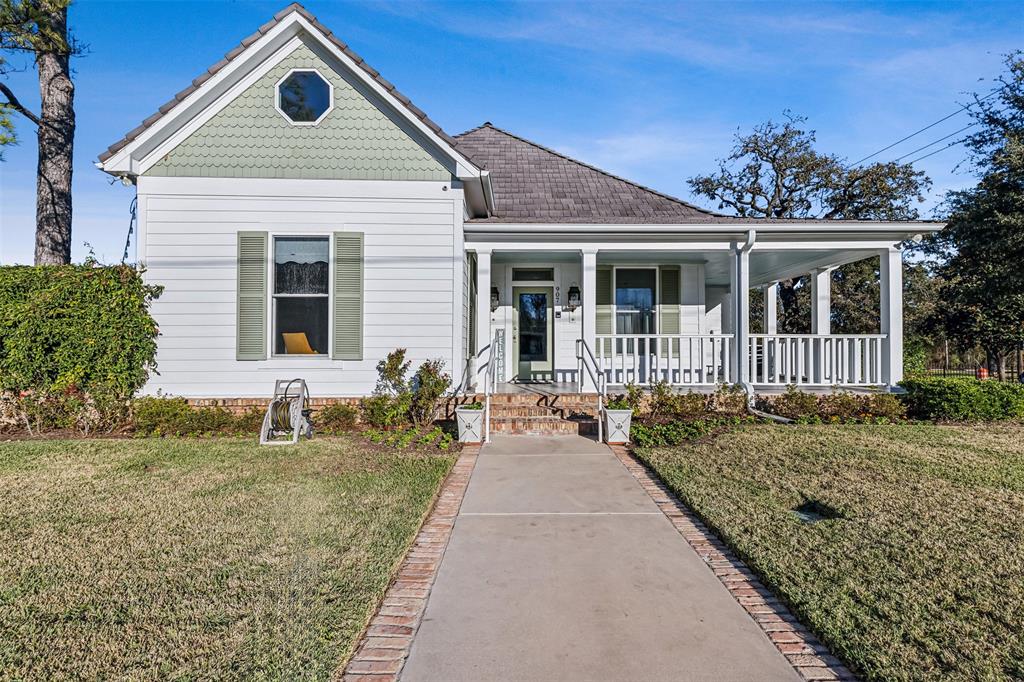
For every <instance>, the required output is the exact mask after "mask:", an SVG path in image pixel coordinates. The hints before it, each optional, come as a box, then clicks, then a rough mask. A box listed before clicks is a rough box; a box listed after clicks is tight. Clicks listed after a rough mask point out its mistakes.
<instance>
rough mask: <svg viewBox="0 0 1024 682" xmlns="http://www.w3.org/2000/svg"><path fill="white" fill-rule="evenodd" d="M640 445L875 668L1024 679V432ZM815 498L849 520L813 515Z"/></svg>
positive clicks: (870, 673) (883, 673) (915, 431)
mask: <svg viewBox="0 0 1024 682" xmlns="http://www.w3.org/2000/svg"><path fill="white" fill-rule="evenodd" d="M638 455H639V456H640V457H641V458H642V459H643V460H644V461H645V462H647V463H648V464H649V465H650V466H651V467H652V468H653V469H654V470H655V471H656V472H657V473H658V474H659V475H660V476H661V478H662V479H663V480H664V481H665V482H666V483H667V484H668V485H669V486H670V487H671V488H672V489H673V490H674V491H675V492H676V493H677V494H678V495H679V496H680V498H681V499H683V500H684V501H685V502H686V503H687V504H688V505H689V506H690V507H691V508H692V509H693V510H694V511H695V512H696V513H697V514H699V515H700V516H701V517H702V518H703V519H704V520H705V521H706V522H707V523H708V524H709V525H710V526H711V527H712V528H714V529H715V532H717V533H718V534H719V535H720V536H721V537H722V538H723V540H725V541H726V542H727V543H728V544H729V545H730V546H732V547H733V549H734V550H736V552H737V554H738V555H739V556H740V557H741V558H742V559H743V560H744V561H746V562H747V564H748V565H749V566H750V567H751V568H752V569H754V570H755V571H756V572H757V573H758V574H759V575H760V576H761V578H762V580H763V581H764V582H765V584H766V586H768V587H769V588H770V589H772V590H773V591H775V592H776V593H777V594H778V595H780V596H781V597H782V598H783V599H784V600H785V601H786V602H787V603H788V604H789V605H790V607H791V608H792V609H793V611H794V613H795V614H796V615H797V616H798V617H799V618H800V620H801V621H803V622H804V623H805V624H807V625H808V626H809V627H811V628H812V629H813V630H814V631H815V633H816V634H818V636H819V637H820V638H821V639H822V640H823V641H824V643H825V644H826V645H828V646H829V648H831V649H832V651H833V652H834V653H836V654H837V655H838V656H840V657H841V658H843V659H844V660H845V661H846V662H847V664H848V665H850V666H851V667H852V668H853V669H855V671H857V672H858V673H860V674H861V675H863V676H864V677H866V678H868V679H871V680H937V679H959V680H1006V679H1016V680H1020V679H1024V427H1021V426H1014V425H986V426H984V427H979V426H934V425H898V426H800V427H791V426H790V427H787V426H778V425H776V426H748V427H743V428H740V429H737V430H735V431H732V432H730V433H728V434H725V435H722V436H720V437H718V438H715V439H711V440H707V441H704V442H699V443H695V444H693V445H689V446H682V447H677V448H665V449H647V450H641V451H639V452H638ZM808 500H810V501H814V502H817V503H819V505H823V507H821V508H825V509H832V510H835V511H837V512H839V513H840V514H841V515H842V516H843V517H845V518H841V519H835V520H825V521H820V522H818V523H815V524H812V525H807V524H804V523H801V522H800V521H799V520H798V519H797V517H796V515H794V514H793V513H792V511H791V510H792V509H793V508H794V507H797V506H799V505H801V504H802V503H805V502H807V501H808Z"/></svg>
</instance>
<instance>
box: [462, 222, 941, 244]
mask: <svg viewBox="0 0 1024 682" xmlns="http://www.w3.org/2000/svg"><path fill="white" fill-rule="evenodd" d="M944 227H945V223H930V222H880V221H879V222H874V221H864V222H852V223H843V222H838V221H837V222H836V223H835V224H833V225H830V224H823V223H814V224H804V223H713V224H708V223H691V224H678V225H675V224H673V225H647V224H566V223H467V224H466V226H465V230H466V233H467V234H478V235H481V236H483V235H502V236H504V237H508V238H515V237H516V236H520V235H521V236H526V235H539V234H543V235H550V236H553V237H554V236H561V237H568V238H581V237H582V238H586V237H597V236H608V235H615V236H622V237H625V238H634V239H635V238H642V237H643V236H645V235H658V236H660V237H662V238H664V237H668V236H675V237H685V238H694V237H700V236H709V237H712V238H728V239H739V240H745V239H746V237H747V233H748V232H749V231H750V230H756V232H757V238H758V240H759V241H760V240H762V239H764V238H767V239H768V240H769V241H780V240H786V239H787V238H788V239H792V240H794V241H796V240H799V241H803V240H806V239H808V238H814V239H818V240H823V241H827V240H832V239H847V240H848V239H857V238H858V237H861V236H863V237H866V238H871V239H891V240H893V241H902V240H904V239H909V238H911V237H913V236H914V235H916V234H922V233H931V232H938V231H939V230H941V229H943V228H944Z"/></svg>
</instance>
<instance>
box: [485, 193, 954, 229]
mask: <svg viewBox="0 0 1024 682" xmlns="http://www.w3.org/2000/svg"><path fill="white" fill-rule="evenodd" d="M488 184H490V183H489V180H488ZM945 227H946V223H941V222H876V221H873V220H865V221H847V222H844V221H839V220H836V221H830V222H824V221H823V222H816V223H811V224H807V223H771V222H765V223H757V224H755V227H751V223H737V224H723V223H679V224H671V225H665V224H661V225H649V224H645V223H615V224H610V223H599V224H583V223H578V224H577V223H483V222H467V223H466V231H467V232H479V233H481V234H492V233H503V232H518V233H534V232H540V233H544V234H551V233H552V232H564V233H587V232H595V233H601V232H628V233H634V234H635V233H637V232H652V233H675V232H678V233H685V234H692V233H694V232H708V233H735V234H743V233H745V232H749V231H750V230H752V229H754V230H757V231H760V232H762V233H776V232H823V233H828V234H835V233H837V232H855V233H856V232H860V233H863V232H893V233H898V234H908V235H913V234H917V233H920V232H939V231H940V230H942V229H943V228H945Z"/></svg>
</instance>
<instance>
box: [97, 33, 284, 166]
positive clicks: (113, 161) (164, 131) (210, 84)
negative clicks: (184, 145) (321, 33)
mask: <svg viewBox="0 0 1024 682" xmlns="http://www.w3.org/2000/svg"><path fill="white" fill-rule="evenodd" d="M295 16H296V15H292V19H291V20H289V19H285V20H282V21H281V22H279V23H278V24H277V25H275V26H274V27H273V28H271V29H270V30H269V31H267V33H266V34H264V35H263V36H261V37H260V38H259V40H257V41H256V42H255V43H253V44H252V45H250V46H249V47H247V48H246V53H247V54H244V55H239V56H238V57H235V58H234V59H232V60H231V61H229V62H228V63H227V64H226V65H225V66H224V68H222V69H221V70H220V71H218V72H217V73H215V74H214V75H213V76H211V77H210V79H209V80H208V81H206V82H205V83H203V84H202V85H200V86H199V87H198V88H196V90H195V91H194V92H192V93H191V94H189V95H188V96H187V97H186V98H185V99H184V100H182V101H181V102H179V103H178V104H177V105H176V106H175V107H174V108H173V109H171V110H170V111H169V112H167V113H166V114H165V115H164V116H162V117H161V118H160V119H159V120H158V121H156V122H155V123H153V125H151V126H150V127H149V128H147V129H146V130H144V131H143V132H142V133H141V134H140V135H139V136H138V137H137V138H135V139H134V140H132V141H131V142H129V143H128V144H127V145H125V146H124V147H123V148H121V149H119V150H118V151H117V152H116V153H115V154H114V155H113V156H111V157H110V158H109V159H107V160H106V161H103V162H101V164H100V168H101V169H102V170H104V171H106V172H108V173H117V174H119V173H130V174H137V173H139V172H141V171H140V170H139V168H140V162H141V161H142V159H143V157H144V156H147V155H149V152H151V151H152V149H153V148H154V147H155V146H156V145H158V144H159V142H160V140H162V139H164V138H165V137H166V136H167V135H168V131H174V130H177V129H179V128H181V127H182V126H184V125H185V124H186V123H187V122H188V121H189V120H190V119H192V118H193V117H195V116H197V115H199V114H201V113H202V112H203V111H204V110H206V109H208V108H211V107H213V105H214V104H215V103H216V102H217V100H218V99H220V98H221V97H222V96H223V95H224V93H225V92H226V91H228V90H229V89H230V88H231V86H232V84H233V83H235V82H236V81H237V80H239V77H240V74H242V73H244V72H245V70H246V69H247V68H250V67H251V64H252V62H253V61H256V60H258V61H265V60H267V59H269V58H270V57H271V56H272V55H273V54H274V52H276V51H278V50H280V49H281V47H282V46H284V45H285V44H286V43H288V41H289V40H290V39H291V38H293V37H294V36H295V33H296V28H295V21H294V20H293V18H294V17H295ZM228 101H230V100H228ZM226 104H227V102H223V103H222V104H220V106H218V107H217V108H216V109H215V110H214V111H213V112H212V113H211V114H210V116H212V115H213V114H214V113H216V112H217V111H219V110H220V109H221V108H223V107H224V106H226ZM197 109H198V110H199V111H198V113H197Z"/></svg>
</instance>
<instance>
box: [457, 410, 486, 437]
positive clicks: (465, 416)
mask: <svg viewBox="0 0 1024 682" xmlns="http://www.w3.org/2000/svg"><path fill="white" fill-rule="evenodd" d="M455 422H456V423H457V424H458V425H459V442H460V443H481V442H483V439H484V411H483V410H481V409H477V408H472V407H456V408H455Z"/></svg>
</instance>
